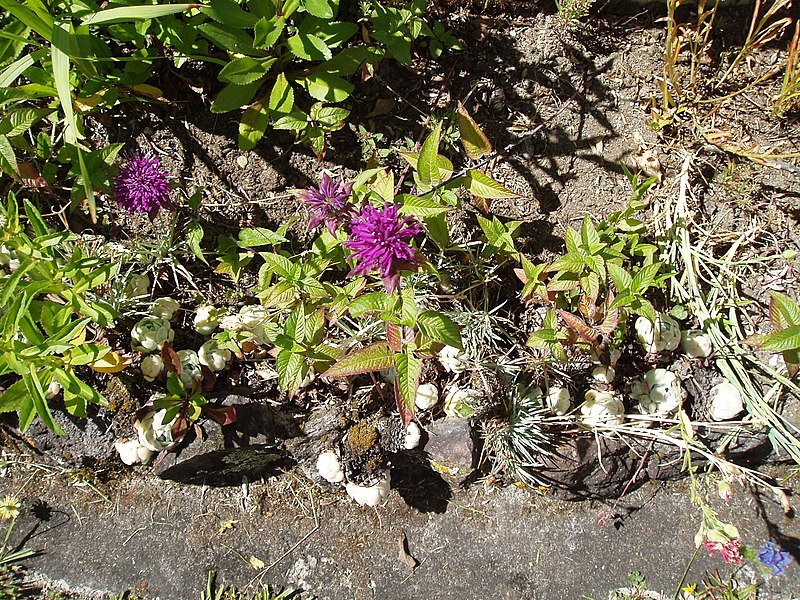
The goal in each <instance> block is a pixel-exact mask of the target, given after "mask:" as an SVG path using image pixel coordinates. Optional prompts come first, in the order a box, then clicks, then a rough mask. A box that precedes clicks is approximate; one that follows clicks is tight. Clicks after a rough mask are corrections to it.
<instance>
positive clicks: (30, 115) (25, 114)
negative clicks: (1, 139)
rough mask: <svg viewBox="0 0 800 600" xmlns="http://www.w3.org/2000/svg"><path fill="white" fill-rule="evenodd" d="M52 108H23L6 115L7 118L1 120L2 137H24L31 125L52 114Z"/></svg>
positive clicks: (0, 132)
mask: <svg viewBox="0 0 800 600" xmlns="http://www.w3.org/2000/svg"><path fill="white" fill-rule="evenodd" d="M52 112H53V109H51V108H22V109H19V110H12V111H9V112H8V113H6V115H5V117H3V119H2V120H0V135H5V136H8V137H14V136H16V135H22V134H23V133H25V132H26V131H28V129H30V127H31V125H33V124H34V123H36V121H39V120H40V119H43V118H44V117H46V116H47V115H49V114H52Z"/></svg>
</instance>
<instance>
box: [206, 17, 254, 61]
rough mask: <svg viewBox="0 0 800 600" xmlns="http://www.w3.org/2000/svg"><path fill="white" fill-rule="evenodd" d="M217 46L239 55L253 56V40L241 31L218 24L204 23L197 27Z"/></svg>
mask: <svg viewBox="0 0 800 600" xmlns="http://www.w3.org/2000/svg"><path fill="white" fill-rule="evenodd" d="M197 28H198V29H199V30H200V32H201V33H202V34H203V35H204V36H205V37H207V38H208V39H209V40H210V41H211V42H212V43H213V44H214V45H215V46H218V47H219V48H221V49H223V50H225V51H227V52H236V53H239V54H253V52H254V48H253V44H254V43H255V42H254V41H253V38H251V37H250V36H249V35H248V34H247V33H245V32H244V31H242V30H241V29H234V28H232V27H226V26H225V25H219V24H218V23H210V22H209V23H202V24H200V25H198V27H197Z"/></svg>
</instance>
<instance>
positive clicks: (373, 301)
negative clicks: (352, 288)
mask: <svg viewBox="0 0 800 600" xmlns="http://www.w3.org/2000/svg"><path fill="white" fill-rule="evenodd" d="M391 306H392V301H391V299H390V298H389V296H388V295H387V294H386V292H371V293H369V294H364V295H363V296H359V297H358V298H356V299H355V300H353V301H352V302H351V303H350V305H349V307H348V310H349V312H350V315H351V316H352V317H354V318H358V317H360V316H361V315H363V314H364V313H367V312H376V311H377V312H384V311H387V310H389V309H390V307H391Z"/></svg>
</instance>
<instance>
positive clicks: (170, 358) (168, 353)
mask: <svg viewBox="0 0 800 600" xmlns="http://www.w3.org/2000/svg"><path fill="white" fill-rule="evenodd" d="M161 360H163V361H164V368H165V369H166V370H167V373H175V375H177V376H178V377H180V376H181V373H182V372H183V369H182V368H181V359H180V357H179V356H178V353H177V352H175V350H173V349H172V346H170V345H169V342H164V345H163V346H161Z"/></svg>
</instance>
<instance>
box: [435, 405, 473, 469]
mask: <svg viewBox="0 0 800 600" xmlns="http://www.w3.org/2000/svg"><path fill="white" fill-rule="evenodd" d="M425 451H426V452H427V453H428V454H429V455H430V459H431V466H432V467H433V468H434V469H436V470H437V471H439V472H440V473H443V474H445V475H459V476H465V475H467V474H468V473H469V472H470V471H471V470H472V469H473V466H474V464H475V461H474V457H475V443H474V442H473V440H472V428H471V427H470V425H469V421H468V420H467V419H459V418H454V417H447V418H446V419H442V420H441V421H437V422H435V423H433V424H432V425H431V426H430V427H428V441H427V442H426V443H425Z"/></svg>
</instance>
